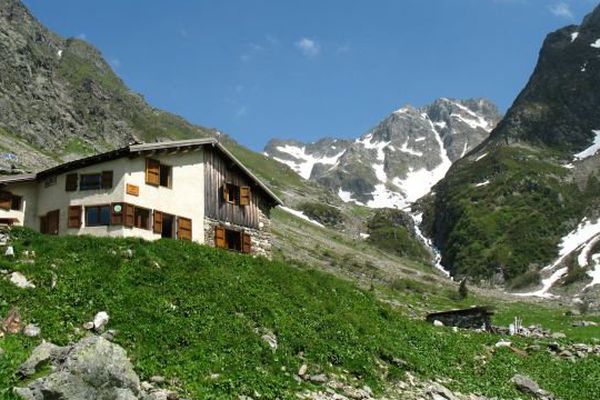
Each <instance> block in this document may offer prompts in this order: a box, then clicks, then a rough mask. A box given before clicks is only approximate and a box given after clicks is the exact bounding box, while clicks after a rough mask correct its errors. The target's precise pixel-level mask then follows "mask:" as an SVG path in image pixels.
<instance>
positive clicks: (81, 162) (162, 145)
mask: <svg viewBox="0 0 600 400" xmlns="http://www.w3.org/2000/svg"><path fill="white" fill-rule="evenodd" d="M202 146H213V147H215V148H216V149H218V150H219V151H220V152H221V154H223V155H224V156H225V157H226V158H228V159H229V160H231V161H232V162H233V163H234V164H235V165H237V166H238V167H239V168H240V169H241V170H242V172H243V173H244V174H246V175H247V176H248V177H249V178H250V179H251V180H252V181H254V182H255V183H256V184H257V185H258V186H259V187H260V188H261V189H262V190H263V191H264V192H265V193H266V194H267V195H268V196H269V197H270V198H271V199H272V200H273V201H274V202H275V203H276V204H280V205H281V204H283V202H282V201H281V200H280V199H279V197H277V195H276V194H275V193H273V191H271V189H269V188H268V187H267V185H265V184H264V183H263V182H262V181H261V180H260V179H258V177H257V176H256V175H254V174H253V173H252V172H251V171H250V170H249V169H248V168H247V167H246V166H245V165H244V164H242V162H241V161H240V160H238V159H237V158H236V157H235V156H234V155H233V154H232V153H231V152H230V151H229V150H227V149H226V148H225V147H224V146H223V145H222V144H221V143H219V141H218V140H217V139H214V138H203V139H190V140H177V141H169V142H156V143H136V144H131V145H129V146H126V147H122V148H120V149H116V150H112V151H108V152H105V153H100V154H95V155H93V156H90V157H85V158H80V159H78V160H74V161H69V162H67V163H64V164H60V165H57V166H55V167H52V168H49V169H46V170H43V171H40V172H38V173H37V174H29V175H9V176H6V177H0V184H7V183H16V182H25V181H32V180H35V179H44V178H46V177H48V176H51V175H56V174H62V173H65V172H69V171H72V170H74V169H78V168H83V167H87V166H89V165H94V164H98V163H101V162H104V161H110V160H115V159H117V158H121V157H125V156H131V155H137V154H142V153H151V152H155V151H164V150H175V151H177V150H184V149H188V148H194V147H202Z"/></svg>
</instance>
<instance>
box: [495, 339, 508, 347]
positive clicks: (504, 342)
mask: <svg viewBox="0 0 600 400" xmlns="http://www.w3.org/2000/svg"><path fill="white" fill-rule="evenodd" d="M494 346H496V347H497V348H501V347H510V346H512V342H510V341H508V340H504V339H500V340H499V341H498V342H497V343H496V344H495V345H494Z"/></svg>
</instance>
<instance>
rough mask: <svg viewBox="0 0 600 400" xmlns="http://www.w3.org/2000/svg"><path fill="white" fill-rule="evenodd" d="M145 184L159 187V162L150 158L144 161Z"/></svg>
mask: <svg viewBox="0 0 600 400" xmlns="http://www.w3.org/2000/svg"><path fill="white" fill-rule="evenodd" d="M146 183H147V184H148V185H152V186H158V185H160V162H158V161H156V160H153V159H151V158H147V159H146Z"/></svg>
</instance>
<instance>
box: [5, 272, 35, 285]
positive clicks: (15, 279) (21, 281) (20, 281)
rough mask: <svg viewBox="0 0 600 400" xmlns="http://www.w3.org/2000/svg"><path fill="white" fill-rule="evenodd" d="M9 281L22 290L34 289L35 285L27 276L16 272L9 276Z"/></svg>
mask: <svg viewBox="0 0 600 400" xmlns="http://www.w3.org/2000/svg"><path fill="white" fill-rule="evenodd" d="M8 280H9V281H10V283H12V284H13V285H15V286H18V287H20V288H21V289H34V288H35V285H34V284H33V283H31V282H30V281H29V280H27V278H26V277H25V275H23V274H22V273H20V272H18V271H15V272H13V273H12V274H10V275H9V277H8Z"/></svg>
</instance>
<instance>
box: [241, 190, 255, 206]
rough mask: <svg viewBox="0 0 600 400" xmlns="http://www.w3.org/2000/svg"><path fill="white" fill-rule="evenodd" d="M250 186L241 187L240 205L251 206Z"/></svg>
mask: <svg viewBox="0 0 600 400" xmlns="http://www.w3.org/2000/svg"><path fill="white" fill-rule="evenodd" d="M251 193H252V192H251V191H250V186H242V187H240V206H249V205H250V197H251Z"/></svg>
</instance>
